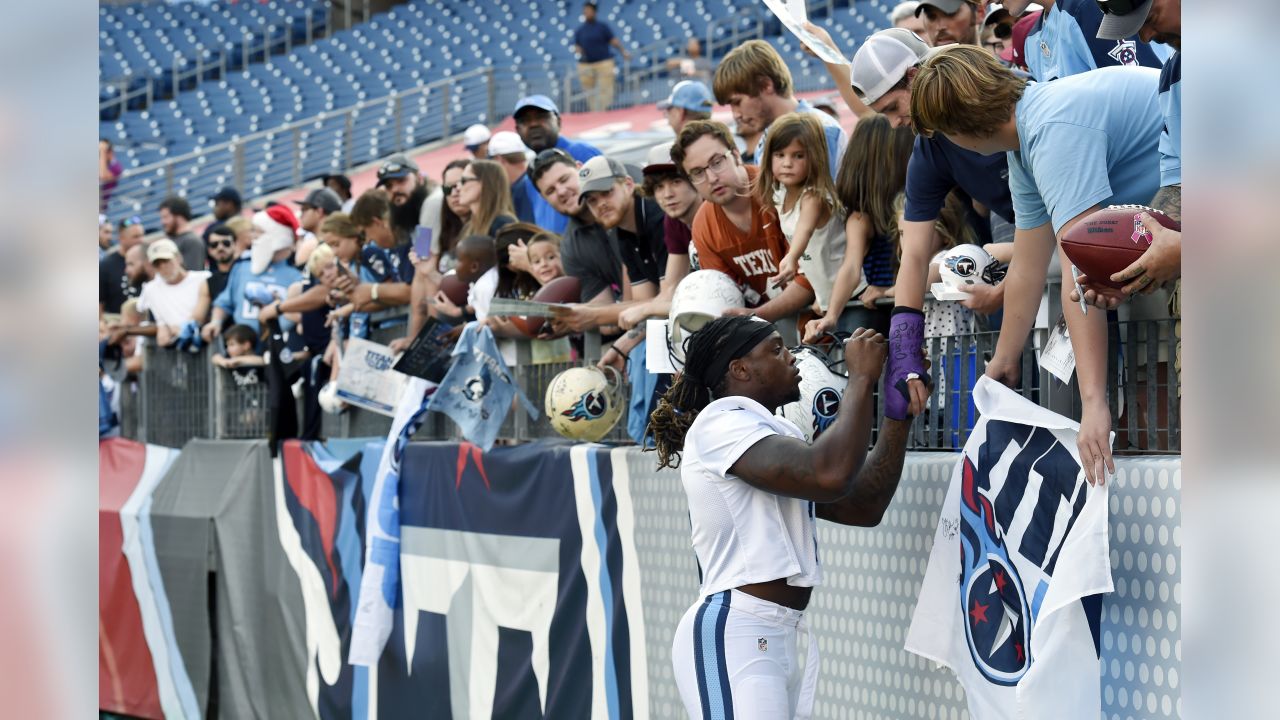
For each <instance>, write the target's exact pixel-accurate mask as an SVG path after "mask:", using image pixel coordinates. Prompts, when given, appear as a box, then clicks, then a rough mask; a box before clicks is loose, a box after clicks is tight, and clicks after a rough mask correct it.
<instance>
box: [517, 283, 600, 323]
mask: <svg viewBox="0 0 1280 720" xmlns="http://www.w3.org/2000/svg"><path fill="white" fill-rule="evenodd" d="M581 292H582V283H581V282H579V281H578V278H576V277H569V276H568V275H565V276H563V277H558V278H556V279H555V280H552V281H551V282H549V283H547V284H546V285H543V286H542V289H540V290H538V292H537V293H535V294H534V296H533V297H532V298H530V299H531V300H533V301H534V302H541V303H557V304H558V303H576V302H578V300H579V297H578V296H579V294H580V293H581ZM546 321H547V318H543V317H526V316H523V315H513V316H512V317H511V324H513V325H515V326H516V327H518V328H520V330H521V331H522V332H524V334H525V335H528V336H529V337H533V336H535V335H537V334H538V332H539V331H540V330H542V326H543V325H544V324H546Z"/></svg>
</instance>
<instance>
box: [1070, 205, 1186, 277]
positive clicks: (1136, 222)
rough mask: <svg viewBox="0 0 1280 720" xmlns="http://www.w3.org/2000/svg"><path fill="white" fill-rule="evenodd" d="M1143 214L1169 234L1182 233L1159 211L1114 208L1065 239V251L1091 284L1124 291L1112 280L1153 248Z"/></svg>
mask: <svg viewBox="0 0 1280 720" xmlns="http://www.w3.org/2000/svg"><path fill="white" fill-rule="evenodd" d="M1144 212H1145V213H1150V214H1151V217H1153V218H1155V219H1156V221H1157V222H1159V223H1160V224H1161V225H1163V226H1164V227H1167V228H1169V229H1170V230H1179V231H1181V230H1182V226H1181V224H1179V223H1178V222H1177V221H1176V220H1174V219H1173V218H1171V217H1169V216H1168V215H1165V214H1164V213H1162V212H1160V211H1159V210H1155V209H1153V208H1149V207H1146V206H1143V205H1112V206H1110V207H1105V208H1102V209H1101V210H1098V211H1097V212H1095V213H1093V214H1092V215H1090V216H1089V217H1087V218H1085V219H1084V220H1081V221H1080V222H1078V223H1076V224H1075V226H1074V227H1072V228H1071V230H1070V231H1068V232H1067V234H1066V235H1065V236H1064V237H1063V238H1062V250H1063V252H1065V253H1066V254H1067V258H1068V259H1070V260H1071V263H1072V264H1073V265H1075V266H1076V269H1077V270H1079V271H1080V272H1082V273H1084V274H1085V275H1088V276H1089V281H1090V282H1091V283H1094V284H1097V285H1105V286H1107V287H1111V288H1117V289H1119V288H1121V287H1124V283H1117V282H1112V281H1111V276H1112V275H1114V274H1115V273H1118V272H1120V271H1121V270H1123V269H1125V268H1127V267H1129V266H1130V265H1132V264H1133V261H1134V260H1137V259H1138V258H1139V257H1142V254H1143V253H1144V252H1146V251H1147V248H1148V247H1150V246H1151V233H1150V232H1148V231H1147V228H1146V227H1144V226H1143V224H1142V213H1144Z"/></svg>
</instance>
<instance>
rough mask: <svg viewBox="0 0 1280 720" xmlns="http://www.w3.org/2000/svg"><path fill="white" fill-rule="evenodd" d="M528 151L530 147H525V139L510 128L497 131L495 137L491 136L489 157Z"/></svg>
mask: <svg viewBox="0 0 1280 720" xmlns="http://www.w3.org/2000/svg"><path fill="white" fill-rule="evenodd" d="M528 152H529V148H527V147H525V144H524V141H523V140H521V139H520V136H519V135H517V134H515V133H513V132H511V131H510V130H503V131H501V132H496V133H494V134H493V137H491V138H489V157H494V156H497V155H514V154H516V153H528Z"/></svg>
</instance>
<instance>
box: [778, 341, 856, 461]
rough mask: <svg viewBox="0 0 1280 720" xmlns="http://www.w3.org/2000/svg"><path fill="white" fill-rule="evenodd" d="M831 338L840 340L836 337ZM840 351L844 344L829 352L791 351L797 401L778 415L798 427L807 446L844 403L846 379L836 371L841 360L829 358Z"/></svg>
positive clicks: (803, 347)
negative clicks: (797, 372)
mask: <svg viewBox="0 0 1280 720" xmlns="http://www.w3.org/2000/svg"><path fill="white" fill-rule="evenodd" d="M845 336H846V337H847V334H845ZM833 337H835V338H837V339H840V335H837V334H833ZM840 348H843V342H837V343H835V345H834V346H830V347H828V348H823V347H820V346H814V345H800V346H798V347H796V348H793V349H792V350H791V354H792V355H795V358H796V366H797V367H798V368H799V369H800V399H799V400H797V401H796V402H793V403H787V404H786V405H783V406H782V407H781V408H779V409H778V414H779V415H781V416H782V417H784V418H786V419H788V420H790V421H791V422H792V423H793V424H794V425H795V426H796V427H798V428H799V429H800V431H801V432H803V433H804V436H805V438H807V439H808V441H809V442H810V443H812V442H813V441H814V440H817V439H818V437H819V436H821V435H822V433H823V432H824V431H825V430H826V429H827V428H828V427H830V426H831V423H833V422H835V419H836V416H837V415H839V414H840V402H841V400H843V399H844V388H845V385H846V384H847V382H848V379H849V378H848V375H847V374H846V373H844V372H843V371H841V370H840V369H839V368H840V366H841V365H843V363H844V360H843V358H841V359H839V360H836V359H834V358H833V357H832V355H833V354H834V353H835V350H836V349H840Z"/></svg>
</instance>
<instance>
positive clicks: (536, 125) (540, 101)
mask: <svg viewBox="0 0 1280 720" xmlns="http://www.w3.org/2000/svg"><path fill="white" fill-rule="evenodd" d="M511 115H512V117H514V118H515V121H516V132H517V133H519V134H520V139H521V140H523V141H524V144H525V145H526V146H527V147H528V148H529V149H530V150H532V151H534V152H536V153H540V152H542V151H543V150H547V149H549V148H559V149H561V150H563V151H565V152H566V153H569V156H570V157H572V158H573V159H574V160H576V161H578V162H580V163H583V162H586V161H588V160H590V159H591V158H593V157H595V156H597V155H599V154H600V151H599V150H597V149H596V148H594V147H592V146H591V145H588V144H586V143H584V142H576V141H574V140H570V139H568V138H566V137H562V136H561V135H560V108H558V107H556V104H555V103H554V102H552V101H551V98H549V97H547V96H546V95H530V96H529V97H525V98H520V100H519V101H518V102H516V107H515V111H514V112H512V113H511Z"/></svg>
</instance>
